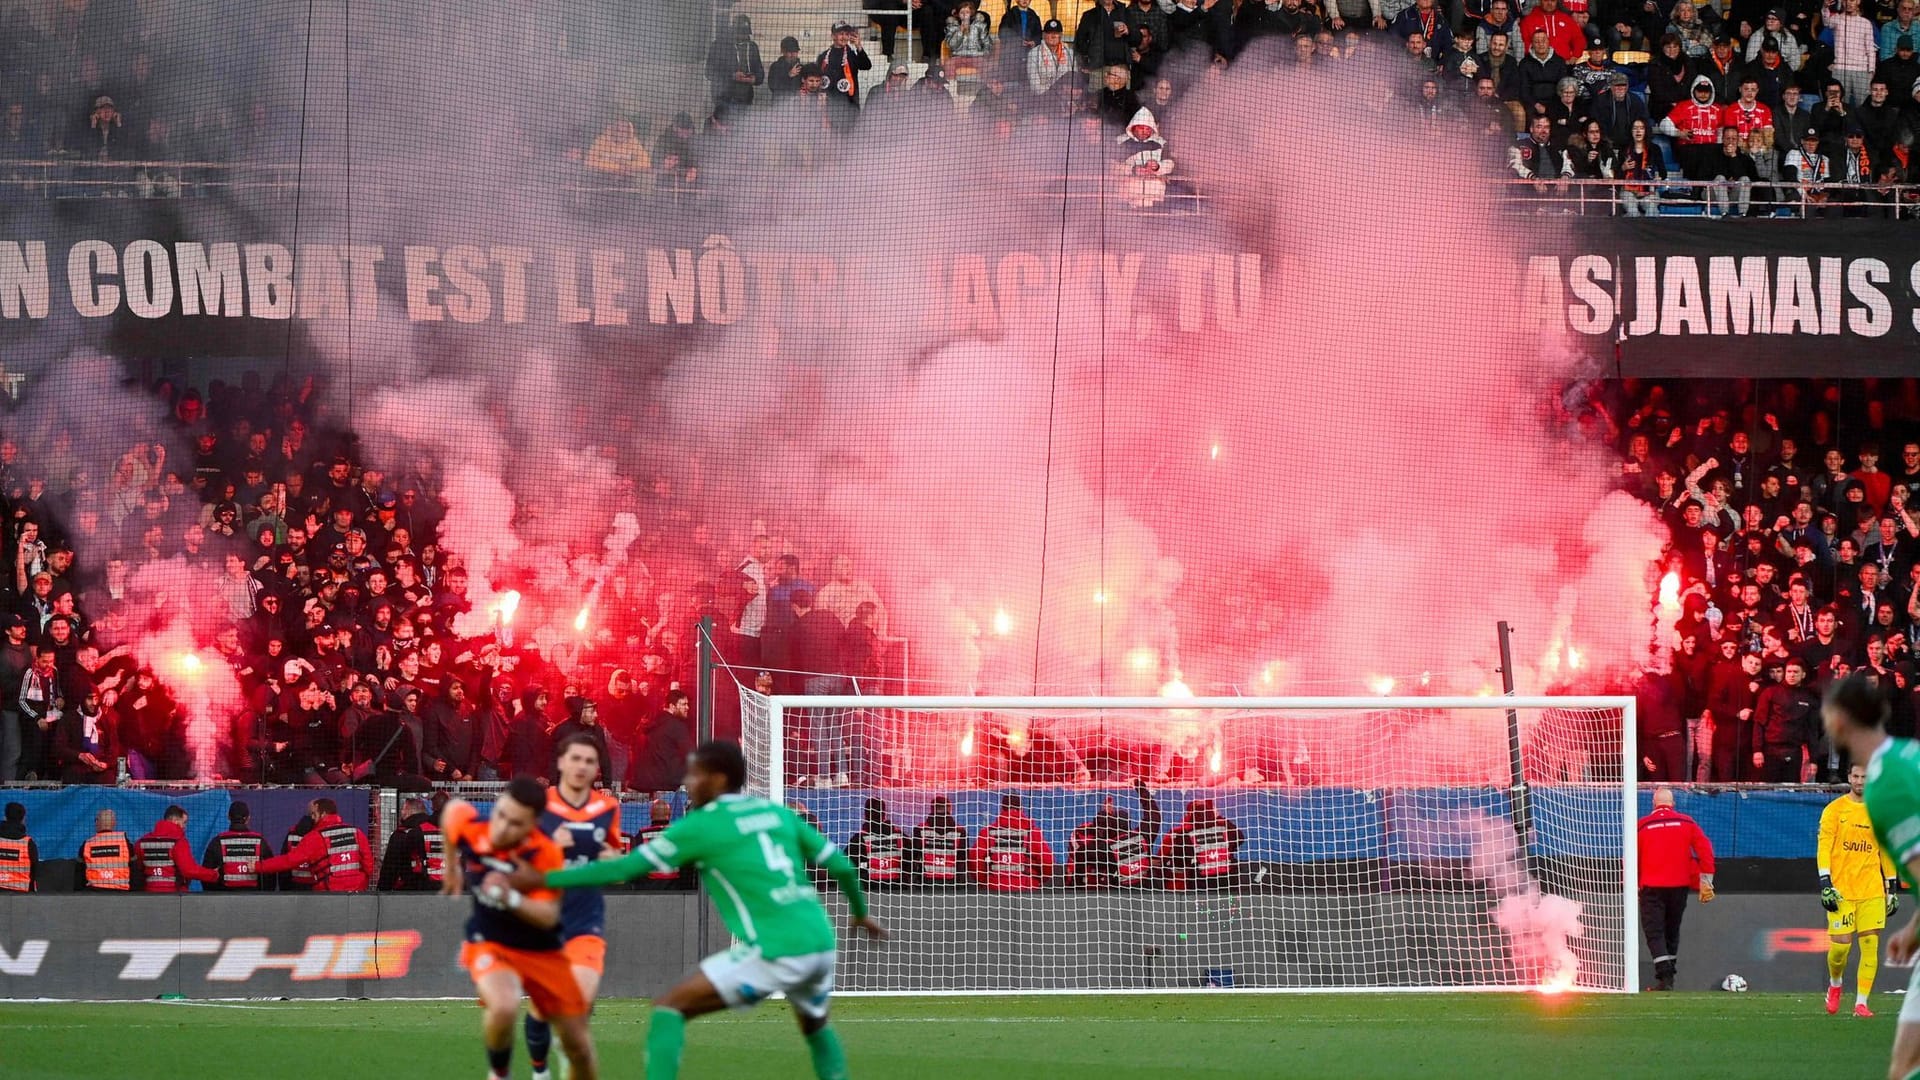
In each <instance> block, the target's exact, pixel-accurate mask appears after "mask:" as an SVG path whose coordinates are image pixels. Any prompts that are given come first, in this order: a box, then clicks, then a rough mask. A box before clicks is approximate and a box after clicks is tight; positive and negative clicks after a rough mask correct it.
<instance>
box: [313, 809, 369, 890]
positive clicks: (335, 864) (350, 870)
mask: <svg viewBox="0 0 1920 1080" xmlns="http://www.w3.org/2000/svg"><path fill="white" fill-rule="evenodd" d="M320 835H321V836H324V837H326V840H327V861H326V864H325V868H324V869H323V870H322V871H321V873H322V875H323V876H322V878H321V880H322V881H324V882H326V883H327V884H328V885H329V886H330V885H331V884H332V883H333V881H334V879H336V878H338V879H339V883H340V884H341V885H342V886H343V888H340V889H337V890H332V889H330V890H329V891H337V892H351V891H353V890H355V889H358V888H364V887H365V886H366V880H367V876H366V875H367V868H366V867H364V866H362V865H360V830H359V829H356V828H354V827H353V826H351V825H344V824H343V825H334V826H332V827H330V828H326V829H322V830H320ZM355 878H357V879H358V880H357V881H356V880H354V879H355Z"/></svg>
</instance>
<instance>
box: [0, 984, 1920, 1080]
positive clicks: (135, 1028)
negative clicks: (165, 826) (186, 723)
mask: <svg viewBox="0 0 1920 1080" xmlns="http://www.w3.org/2000/svg"><path fill="white" fill-rule="evenodd" d="M1900 1000H1901V999H1900V998H1899V997H1897V996H1884V997H1882V998H1881V1000H1880V1001H1879V1002H1877V1005H1878V1007H1879V1011H1880V1015H1879V1016H1878V1017H1876V1018H1874V1019H1872V1020H1855V1019H1853V1018H1852V1017H1850V1016H1847V1015H1845V1014H1842V1015H1841V1016H1838V1017H1830V1016H1827V1015H1826V1014H1825V1013H1824V1012H1823V1011H1822V1010H1821V1007H1820V1002H1819V999H1818V998H1817V997H1814V996H1811V995H1800V994H1738V995H1736V994H1640V995H1637V996H1634V997H1608V996H1591V997H1583V996H1570V997H1559V998H1540V997H1534V996H1516V995H1483V994H1426V995H1301V996H1289V995H1281V996H1253V995H1242V996H1231V995H1220V996H1211V995H1210V996H1190V997H1164V998H1159V997H1117V998H1095V997H1065V998H1062V997H1055V998H1034V997H1028V998H1017V997H1016V998H958V999H942V998H925V999H902V998H878V999H876V998H863V999H843V1000H841V1001H838V1002H836V1003H835V1008H834V1012H835V1023H836V1024H837V1025H838V1027H839V1030H840V1033H841V1037H842V1039H843V1040H844V1042H845V1043H846V1047H847V1055H848V1058H849V1061H850V1063H851V1067H852V1071H853V1074H854V1075H855V1076H856V1077H859V1078H861V1080H876V1078H894V1077H930V1078H934V1080H1014V1078H1018V1077H1048V1078H1062V1080H1066V1078H1086V1080H1093V1078H1098V1080H1122V1078H1133V1077H1140V1078H1145V1077H1173V1076H1180V1077H1189V1076H1198V1077H1421V1078H1423V1080H1424V1078H1433V1077H1471V1078H1474V1080H1486V1078H1487V1077H1490V1076H1554V1077H1558V1078H1578V1077H1607V1078H1620V1077H1660V1078H1662V1080H1671V1078H1673V1077H1689V1078H1706V1077H1740V1078H1743V1080H1745V1078H1750V1077H1755V1076H1780V1077H1820V1076H1831V1077H1842V1076H1877V1075H1882V1074H1883V1073H1884V1071H1885V1069H1886V1061H1887V1052H1888V1049H1889V1048H1890V1046H1891V1044H1892V1040H1893V1029H1894V1020H1893V1014H1894V1013H1895V1012H1897V1011H1898V1010H1899V1007H1900ZM1849 1005H1851V1002H1849ZM478 1023H479V1017H478V1013H477V1011H476V1010H475V1009H474V1008H473V1007H472V1006H471V1005H469V1004H466V1003H464V1002H452V1001H428V1002H369V1001H342V1002H256V1003H249V1004H246V1005H238V1004H234V1005H222V1004H186V1003H167V1002H135V1003H122V1004H89V1005H82V1004H16V1003H7V1004H0V1076H5V1077H7V1078H8V1080H39V1078H55V1077H60V1078H65V1077H74V1078H81V1077H84V1078H86V1080H113V1078H121V1077H126V1078H141V1080H144V1078H147V1077H176V1076H178V1077H192V1076H217V1077H221V1078H222V1080H246V1078H251V1077H259V1078H269V1080H304V1078H307V1077H316V1078H318V1077H328V1078H333V1077H360V1076H393V1077H407V1078H409V1080H439V1078H443V1077H444V1078H458V1080H476V1078H478V1077H481V1076H483V1075H484V1074H485V1071H486V1070H485V1062H484V1060H483V1059H482V1057H481V1053H480V1049H479V1044H478ZM645 1029H646V1004H645V1003H644V1002H640V1001H605V1002H602V1003H601V1004H600V1006H599V1010H598V1012H597V1013H596V1015H595V1018H594V1034H595V1038H596V1039H597V1041H598V1042H599V1045H600V1049H601V1061H602V1072H603V1074H604V1075H606V1076H608V1077H622V1078H635V1077H639V1076H640V1075H642V1071H643V1070H642V1047H643V1043H644V1040H645V1034H646V1030H645ZM515 1070H516V1075H517V1076H522V1077H524V1076H526V1075H527V1062H526V1054H525V1051H524V1049H523V1048H522V1049H516V1052H515ZM682 1075H683V1076H686V1077H690V1078H693V1080H706V1078H721V1077H726V1078H755V1077H802V1078H804V1077H807V1076H810V1075H811V1073H810V1070H809V1068H808V1064H807V1055H806V1049H805V1047H804V1045H803V1044H802V1043H801V1041H800V1038H799V1035H798V1033H797V1031H796V1029H795V1027H794V1024H793V1021H792V1018H791V1015H790V1014H789V1013H788V1011H787V1010H786V1008H785V1007H784V1006H781V1005H779V1004H778V1003H775V1004H772V1005H766V1006H762V1007H761V1008H759V1009H757V1010H754V1011H752V1012H749V1013H743V1014H734V1015H729V1016H716V1017H708V1018H704V1019H701V1020H699V1021H697V1022H695V1023H693V1024H692V1025H690V1026H689V1029H688V1038H687V1054H686V1061H685V1067H684V1068H683V1069H682Z"/></svg>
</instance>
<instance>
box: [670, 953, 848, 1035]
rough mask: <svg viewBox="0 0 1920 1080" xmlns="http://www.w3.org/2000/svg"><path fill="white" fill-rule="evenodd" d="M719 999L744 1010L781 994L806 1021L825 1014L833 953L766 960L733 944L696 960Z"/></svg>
mask: <svg viewBox="0 0 1920 1080" xmlns="http://www.w3.org/2000/svg"><path fill="white" fill-rule="evenodd" d="M700 973H701V974H702V975H705V976H706V977H707V981H708V982H710V983H712V984H713V987H714V989H716V990H718V991H720V1000H722V1001H724V1002H726V1003H727V1004H728V1005H729V1006H730V1007H732V1008H735V1009H748V1008H752V1007H753V1006H755V1005H758V1004H760V1003H761V1002H762V1001H765V1000H766V999H767V998H769V997H771V996H773V995H774V994H776V993H784V994H786V995H787V1000H788V1001H789V1002H791V1003H792V1005H793V1011H794V1012H797V1013H799V1014H800V1015H801V1016H804V1017H807V1018H808V1019H812V1020H818V1019H821V1018H822V1017H825V1016H826V1015H827V1005H828V999H829V998H831V997H832V996H833V953H832V952H818V953H806V954H804V955H801V956H782V957H780V958H778V959H775V960H769V959H767V958H766V957H764V956H761V955H760V950H759V949H756V948H754V947H753V946H751V945H735V946H734V947H733V948H731V949H728V950H727V951H726V952H721V953H714V954H713V955H712V956H709V957H707V958H706V959H705V960H702V961H700Z"/></svg>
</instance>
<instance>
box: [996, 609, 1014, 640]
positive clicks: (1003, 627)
mask: <svg viewBox="0 0 1920 1080" xmlns="http://www.w3.org/2000/svg"><path fill="white" fill-rule="evenodd" d="M993 632H994V633H995V634H998V635H999V636H1001V637H1006V636H1007V635H1008V634H1011V633H1013V616H1011V615H1009V614H1007V609H1006V608H999V609H997V610H996V611H994V613H993Z"/></svg>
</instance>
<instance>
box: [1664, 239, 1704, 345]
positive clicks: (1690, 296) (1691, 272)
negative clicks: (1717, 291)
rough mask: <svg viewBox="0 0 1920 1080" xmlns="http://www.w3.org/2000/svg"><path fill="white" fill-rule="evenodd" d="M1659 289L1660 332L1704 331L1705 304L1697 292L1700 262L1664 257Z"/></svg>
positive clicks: (1685, 257) (1677, 333)
mask: <svg viewBox="0 0 1920 1080" xmlns="http://www.w3.org/2000/svg"><path fill="white" fill-rule="evenodd" d="M1664 277H1665V280H1664V281H1662V282H1661V284H1662V286H1663V288H1662V289H1661V290H1660V335H1661V336H1662V337H1676V336H1678V335H1681V334H1704V333H1706V332H1707V304H1706V300H1705V299H1704V298H1703V297H1702V296H1701V295H1700V264H1699V263H1697V262H1695V261H1694V260H1693V259H1691V258H1689V257H1687V256H1684V255H1682V256H1676V257H1674V258H1670V259H1668V260H1667V268H1666V274H1665V275H1664Z"/></svg>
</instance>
